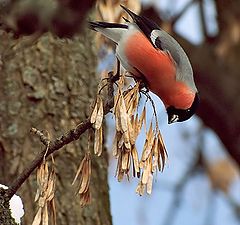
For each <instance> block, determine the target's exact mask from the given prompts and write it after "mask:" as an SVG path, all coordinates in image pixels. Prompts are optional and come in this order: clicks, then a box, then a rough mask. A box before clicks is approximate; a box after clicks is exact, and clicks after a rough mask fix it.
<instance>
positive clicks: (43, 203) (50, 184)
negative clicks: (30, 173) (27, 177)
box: [32, 160, 56, 225]
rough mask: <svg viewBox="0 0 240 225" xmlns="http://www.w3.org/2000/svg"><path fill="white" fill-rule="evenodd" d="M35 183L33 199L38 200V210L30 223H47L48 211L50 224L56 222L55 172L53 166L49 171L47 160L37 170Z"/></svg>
mask: <svg viewBox="0 0 240 225" xmlns="http://www.w3.org/2000/svg"><path fill="white" fill-rule="evenodd" d="M37 184H38V189H37V193H36V196H35V201H37V202H38V211H37V214H36V215H35V217H34V220H33V222H32V225H40V224H46V225H47V224H49V212H50V213H51V220H52V224H56V209H55V201H54V194H55V184H56V174H55V171H54V168H53V167H52V169H51V171H50V172H49V166H48V162H46V161H45V160H44V161H43V163H42V164H41V165H40V167H39V168H38V170H37Z"/></svg>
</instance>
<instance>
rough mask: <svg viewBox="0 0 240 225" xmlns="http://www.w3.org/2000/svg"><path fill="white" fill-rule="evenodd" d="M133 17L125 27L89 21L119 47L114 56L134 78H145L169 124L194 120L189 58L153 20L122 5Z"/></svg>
mask: <svg viewBox="0 0 240 225" xmlns="http://www.w3.org/2000/svg"><path fill="white" fill-rule="evenodd" d="M120 6H121V7H122V8H123V10H124V11H125V12H126V13H127V14H128V15H129V16H130V17H131V19H132V22H130V21H129V20H128V19H125V18H124V19H125V21H126V24H119V23H109V22H103V21H95V22H92V21H91V22H89V25H90V28H91V29H92V30H95V31H97V32H100V33H101V34H102V35H104V36H105V37H107V38H109V39H111V40H112V41H113V42H114V43H115V44H116V50H115V55H116V57H117V59H118V60H119V61H120V63H121V65H122V66H123V68H124V69H125V70H126V71H127V72H129V73H130V74H131V75H132V76H133V77H135V78H139V79H141V78H142V79H143V80H144V81H145V83H146V86H147V87H148V89H149V90H150V91H151V92H153V93H155V94H156V95H157V96H158V97H159V98H160V99H161V101H162V102H163V104H164V106H165V109H166V113H167V115H168V124H172V123H175V122H183V121H186V120H188V119H189V118H191V117H192V116H193V115H194V113H195V112H196V109H197V107H198V105H199V101H200V98H199V92H198V90H197V87H196V85H195V82H194V77H193V70H192V66H191V63H190V61H189V58H188V56H187V54H186V53H185V51H184V50H183V48H182V47H181V46H180V44H179V43H178V42H177V41H176V40H175V39H174V38H173V37H172V36H171V35H170V34H168V33H167V32H166V31H164V30H163V29H162V28H160V27H159V26H158V25H157V24H156V23H155V22H154V21H152V20H150V19H148V18H146V17H144V16H140V15H137V14H135V13H134V12H132V11H131V10H130V9H128V8H126V7H125V6H123V5H120Z"/></svg>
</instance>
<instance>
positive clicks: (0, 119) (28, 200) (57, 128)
mask: <svg viewBox="0 0 240 225" xmlns="http://www.w3.org/2000/svg"><path fill="white" fill-rule="evenodd" d="M0 36H1V37H0V39H1V45H2V46H1V47H0V48H1V49H0V50H1V52H2V53H4V54H2V55H1V57H2V58H0V76H1V82H0V115H1V116H0V183H3V184H6V185H9V184H10V183H11V181H12V180H13V179H14V178H15V177H16V176H17V175H18V174H19V173H20V172H21V171H22V170H23V168H24V167H25V166H26V165H28V164H29V163H30V162H31V161H32V160H33V158H34V156H35V155H36V154H37V152H39V151H40V150H42V149H43V145H42V144H41V143H40V141H39V140H38V138H36V137H34V136H33V135H31V134H30V133H29V130H30V128H31V127H36V128H38V129H40V130H45V131H48V132H49V134H50V138H55V137H57V136H59V135H60V134H62V133H64V132H66V131H67V130H69V129H70V128H74V127H75V126H77V124H78V123H80V122H81V121H82V120H83V119H85V118H86V116H87V115H89V107H90V104H91V102H92V101H93V99H94V97H95V93H96V87H97V82H98V80H99V78H98V76H97V75H96V73H95V69H96V56H95V50H94V48H93V47H92V46H94V44H93V42H92V40H94V38H93V32H90V31H89V30H88V31H83V32H82V34H81V35H79V36H76V37H74V38H73V39H72V40H61V39H58V38H54V37H53V36H51V35H50V34H46V35H44V36H42V37H41V38H40V39H38V41H37V43H36V44H34V45H32V46H29V47H26V46H24V44H23V41H24V40H20V41H19V43H18V46H21V45H22V44H23V46H24V47H23V48H21V47H20V48H17V46H16V47H15V48H17V50H15V48H11V49H10V48H9V45H10V44H11V42H10V40H9V36H8V35H6V34H5V33H1V34H0ZM1 59H2V61H1ZM86 150H87V135H84V136H83V137H81V139H80V140H78V141H75V142H74V143H71V144H69V145H67V146H66V147H65V148H64V149H62V150H61V151H59V152H57V153H56V154H55V155H54V157H55V163H56V173H57V178H58V181H57V186H56V195H55V199H56V207H57V210H56V211H57V224H59V225H60V224H64V225H65V224H86V225H92V224H94V225H95V224H104V225H110V224H111V215H110V205H109V196H108V184H107V180H108V179H107V165H108V163H107V160H108V159H107V152H106V151H104V152H103V155H102V156H101V157H95V156H94V157H92V162H93V163H92V179H91V186H90V189H91V193H92V203H91V205H90V206H87V207H85V208H81V207H80V204H79V198H78V197H76V195H75V192H76V190H75V189H74V188H73V187H72V185H71V183H72V181H73V178H74V176H75V173H76V171H77V168H78V166H79V164H80V161H81V159H82V158H83V156H84V153H85V152H86ZM35 192H36V176H35V174H32V176H31V177H30V179H28V180H27V182H26V183H25V184H24V185H23V186H22V187H21V189H20V191H19V193H18V194H19V195H20V196H21V197H22V198H23V202H24V208H25V216H24V224H31V222H32V220H33V216H34V214H35V213H36V203H34V195H35Z"/></svg>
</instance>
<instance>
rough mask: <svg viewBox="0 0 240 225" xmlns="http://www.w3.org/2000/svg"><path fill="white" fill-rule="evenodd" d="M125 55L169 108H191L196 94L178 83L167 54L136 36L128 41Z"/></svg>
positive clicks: (172, 64) (140, 35) (133, 35)
mask: <svg viewBox="0 0 240 225" xmlns="http://www.w3.org/2000/svg"><path fill="white" fill-rule="evenodd" d="M124 53H125V55H126V58H127V60H128V63H129V64H130V65H132V66H133V67H135V68H137V69H138V70H139V71H141V73H142V74H143V75H144V76H145V78H146V80H147V81H148V86H149V89H150V90H151V91H152V92H154V93H155V94H157V95H158V96H159V97H160V98H161V100H162V101H163V103H164V104H165V106H166V107H167V106H174V107H175V108H178V109H188V108H190V107H191V105H192V102H193V100H194V97H195V94H194V93H193V92H192V91H191V89H190V88H189V87H188V86H187V85H186V84H184V83H183V82H180V81H176V64H175V62H174V61H173V59H172V58H171V56H170V55H169V54H168V53H167V52H164V51H161V50H157V49H155V48H154V47H153V46H152V44H151V43H150V41H149V40H148V39H147V38H146V37H145V36H144V35H143V34H142V33H141V32H135V33H133V34H132V35H130V36H129V37H128V39H127V40H126V41H125V48H124ZM134 75H136V76H139V75H137V74H134Z"/></svg>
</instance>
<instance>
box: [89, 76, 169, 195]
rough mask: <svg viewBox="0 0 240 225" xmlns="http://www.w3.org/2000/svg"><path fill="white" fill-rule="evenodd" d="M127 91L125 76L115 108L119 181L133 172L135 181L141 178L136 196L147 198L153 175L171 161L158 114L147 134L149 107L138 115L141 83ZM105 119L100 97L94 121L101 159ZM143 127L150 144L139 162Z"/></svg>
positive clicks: (117, 92) (116, 155)
mask: <svg viewBox="0 0 240 225" xmlns="http://www.w3.org/2000/svg"><path fill="white" fill-rule="evenodd" d="M124 88H125V76H124V75H122V76H121V77H120V79H119V80H118V82H117V90H116V95H115V97H114V108H113V113H114V116H115V127H116V133H115V137H114V141H113V149H112V152H113V155H114V157H115V158H116V159H117V160H118V163H117V169H116V177H117V179H118V181H122V179H123V178H124V175H126V176H127V178H129V176H130V172H131V171H132V175H133V176H134V177H135V176H137V177H138V178H140V182H139V184H138V186H137V189H136V192H137V193H138V194H140V195H143V193H144V192H145V190H146V191H147V193H148V194H151V191H152V182H153V173H154V172H156V171H157V170H159V171H162V170H163V167H164V164H165V160H166V158H167V153H166V149H165V146H164V143H163V140H162V136H161V133H160V131H159V128H158V121H157V117H156V114H154V116H155V119H156V120H155V125H154V123H153V122H151V124H150V127H149V129H148V131H147V130H146V106H144V108H143V110H142V112H141V114H140V115H139V114H138V111H139V110H138V106H139V98H140V94H139V91H140V83H139V82H136V83H135V86H134V87H130V88H128V89H126V90H124ZM103 116H104V113H103V101H102V98H101V97H100V95H98V96H97V99H96V102H95V105H94V108H93V111H92V114H91V118H90V120H91V123H92V124H93V127H94V128H95V141H94V152H95V154H97V155H98V156H100V155H101V152H102V123H103ZM143 124H144V125H145V126H144V127H145V133H146V140H145V144H144V147H143V151H142V156H141V159H139V155H138V154H139V153H138V151H137V149H136V146H135V143H136V139H137V137H138V135H139V133H140V131H141V130H142V126H143ZM131 168H132V169H131Z"/></svg>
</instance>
